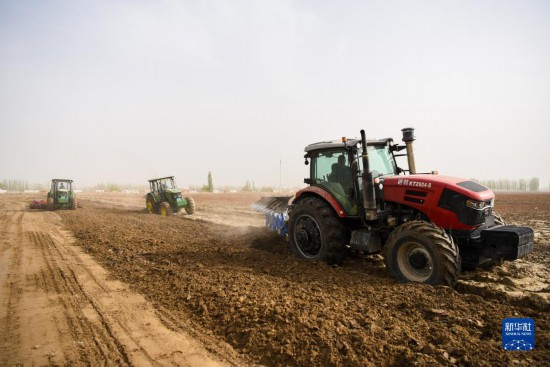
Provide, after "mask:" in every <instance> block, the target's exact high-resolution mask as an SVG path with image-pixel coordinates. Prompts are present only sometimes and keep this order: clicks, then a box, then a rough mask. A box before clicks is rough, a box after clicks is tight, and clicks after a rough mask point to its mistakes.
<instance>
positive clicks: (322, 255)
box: [288, 197, 349, 264]
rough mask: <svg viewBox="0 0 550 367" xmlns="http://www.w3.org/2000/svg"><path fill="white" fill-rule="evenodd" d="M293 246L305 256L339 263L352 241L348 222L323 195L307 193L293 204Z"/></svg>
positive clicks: (300, 256) (291, 215)
mask: <svg viewBox="0 0 550 367" xmlns="http://www.w3.org/2000/svg"><path fill="white" fill-rule="evenodd" d="M289 216H290V218H289V221H288V234H289V237H290V247H291V249H292V251H293V252H294V254H295V255H296V256H298V257H299V258H302V259H309V260H322V261H326V262H327V263H329V264H339V263H340V262H341V261H342V259H343V258H344V254H345V252H344V251H345V246H346V244H348V243H349V240H348V236H347V234H346V230H345V228H344V225H343V224H342V222H341V221H340V219H339V218H338V217H337V216H336V213H335V212H334V209H333V208H332V207H331V206H330V205H329V204H328V203H327V202H326V201H324V200H323V199H321V198H317V197H307V198H304V199H303V200H300V201H298V202H297V203H296V204H294V205H293V208H292V210H291V212H290V214H289Z"/></svg>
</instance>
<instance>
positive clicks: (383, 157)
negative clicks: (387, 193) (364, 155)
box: [357, 145, 397, 178]
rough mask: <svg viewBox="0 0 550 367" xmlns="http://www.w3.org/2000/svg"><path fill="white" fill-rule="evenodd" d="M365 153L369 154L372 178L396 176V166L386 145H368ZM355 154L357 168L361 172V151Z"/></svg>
mask: <svg viewBox="0 0 550 367" xmlns="http://www.w3.org/2000/svg"><path fill="white" fill-rule="evenodd" d="M367 151H368V153H369V168H370V171H371V172H372V177H373V178H376V177H380V176H387V175H396V174H397V165H396V164H395V159H394V158H393V155H392V153H391V151H390V148H389V146H388V145H374V146H373V145H369V146H368V147H367ZM357 152H358V158H359V159H358V162H359V167H360V169H361V170H362V169H363V161H362V160H361V159H360V158H361V150H358V151H357Z"/></svg>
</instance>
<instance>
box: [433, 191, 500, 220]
mask: <svg viewBox="0 0 550 367" xmlns="http://www.w3.org/2000/svg"><path fill="white" fill-rule="evenodd" d="M468 199H469V198H468V197H466V196H464V195H462V194H459V193H458V192H455V191H453V190H449V189H445V190H443V194H442V195H441V199H439V206H440V207H441V208H443V209H447V210H450V211H452V212H454V213H456V215H457V217H458V220H459V221H460V222H461V223H464V224H466V225H469V226H477V225H480V224H482V223H485V218H486V217H487V216H490V215H492V214H493V210H492V208H491V207H490V205H491V200H487V201H486V202H485V203H486V204H487V207H486V208H485V209H484V210H475V209H472V208H470V207H468V206H467V205H466V200H468Z"/></svg>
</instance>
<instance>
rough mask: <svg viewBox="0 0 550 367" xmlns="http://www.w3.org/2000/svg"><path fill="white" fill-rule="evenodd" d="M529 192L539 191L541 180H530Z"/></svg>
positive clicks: (535, 178) (534, 178) (536, 178)
mask: <svg viewBox="0 0 550 367" xmlns="http://www.w3.org/2000/svg"><path fill="white" fill-rule="evenodd" d="M529 191H539V178H538V177H532V178H531V179H530V180H529Z"/></svg>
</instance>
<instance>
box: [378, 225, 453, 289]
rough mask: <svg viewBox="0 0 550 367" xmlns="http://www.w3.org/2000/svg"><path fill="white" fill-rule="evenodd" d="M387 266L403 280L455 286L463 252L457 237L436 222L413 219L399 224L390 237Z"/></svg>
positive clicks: (386, 250)
mask: <svg viewBox="0 0 550 367" xmlns="http://www.w3.org/2000/svg"><path fill="white" fill-rule="evenodd" d="M384 255H385V256H384V258H385V263H386V267H387V268H388V269H389V271H390V272H391V273H392V275H393V276H394V277H395V278H396V279H397V280H399V281H401V282H417V283H426V284H431V285H438V284H443V285H448V286H451V287H452V286H454V284H455V283H456V281H457V279H458V274H459V273H460V256H459V254H458V248H457V246H456V245H455V243H454V242H453V239H452V238H451V237H450V236H449V235H447V233H445V231H444V230H443V229H441V228H439V227H437V226H435V225H434V224H433V223H429V222H424V221H412V222H407V223H404V224H402V225H401V226H399V227H397V228H396V229H395V230H394V231H393V232H392V233H391V234H390V236H389V237H388V240H387V241H386V245H385V250H384Z"/></svg>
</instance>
